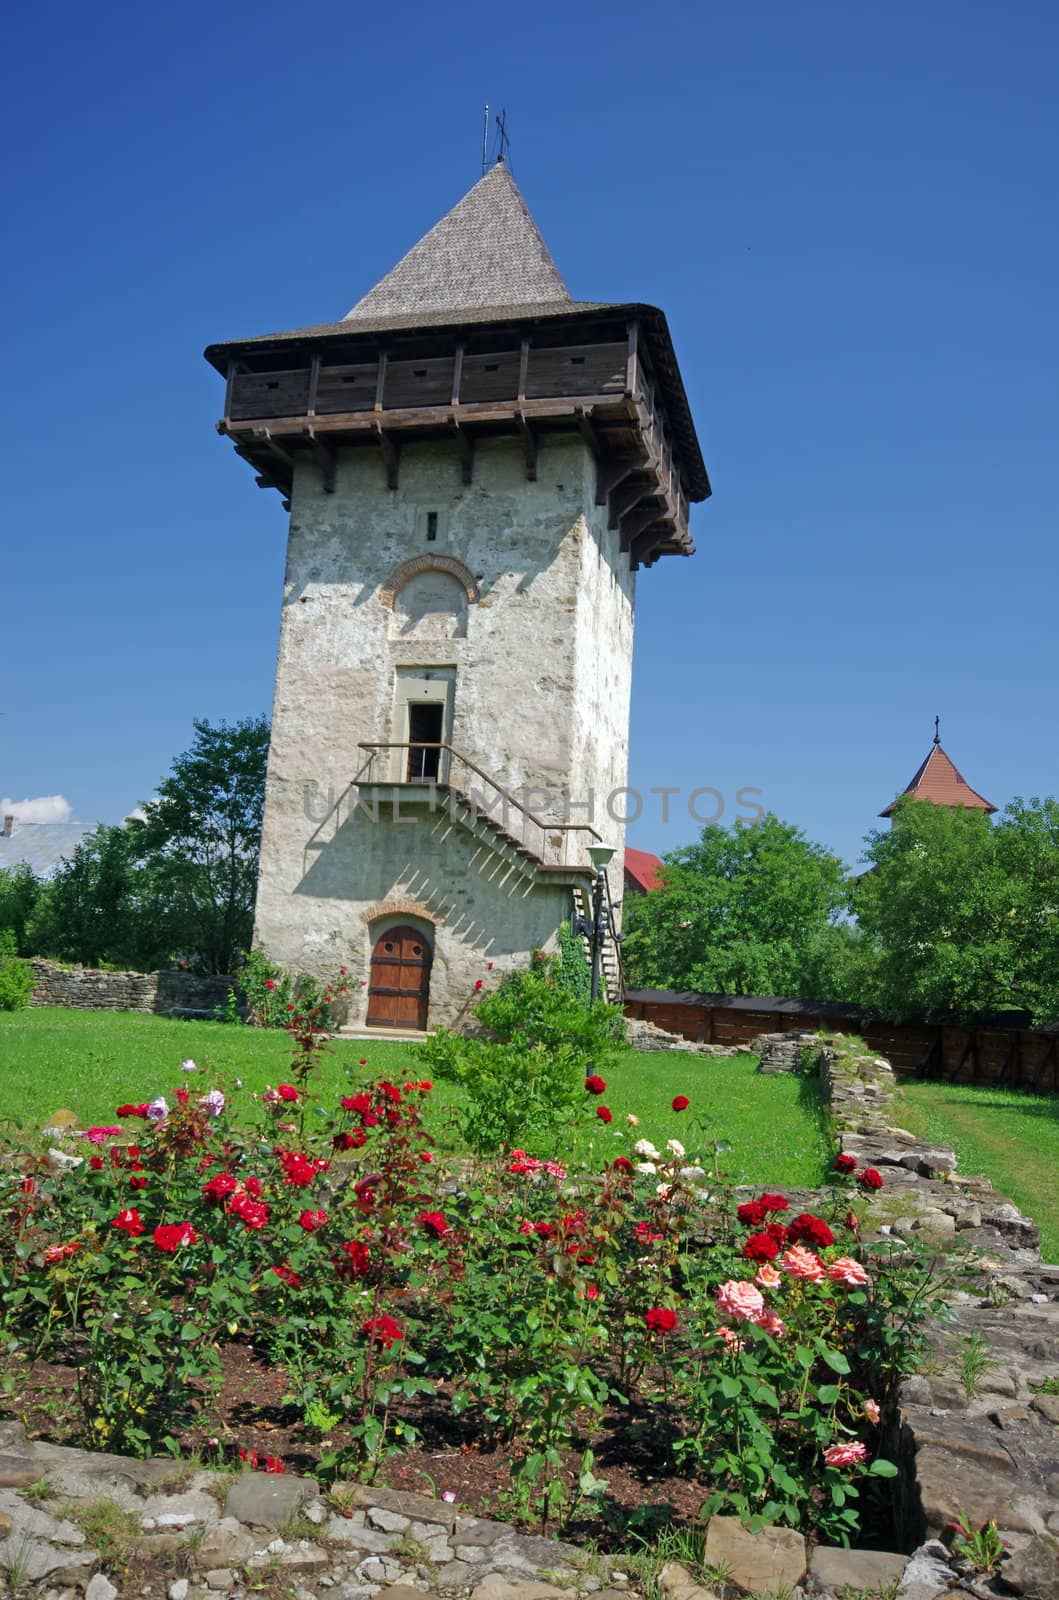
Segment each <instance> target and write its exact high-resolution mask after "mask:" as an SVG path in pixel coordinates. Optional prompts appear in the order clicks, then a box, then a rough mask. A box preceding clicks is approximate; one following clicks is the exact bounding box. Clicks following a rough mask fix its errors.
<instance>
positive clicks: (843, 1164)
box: [835, 1154, 857, 1172]
mask: <svg viewBox="0 0 1059 1600" xmlns="http://www.w3.org/2000/svg"><path fill="white" fill-rule="evenodd" d="M856 1170H857V1158H856V1156H847V1155H845V1154H843V1155H840V1156H836V1157H835V1171H836V1172H856Z"/></svg>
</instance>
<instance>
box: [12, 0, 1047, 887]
mask: <svg viewBox="0 0 1059 1600" xmlns="http://www.w3.org/2000/svg"><path fill="white" fill-rule="evenodd" d="M4 54H5V60H4V62H3V64H2V66H0V74H2V81H0V91H2V105H3V112H2V115H3V116H4V118H5V120H6V121H7V124H8V126H7V129H6V130H5V137H4V140H3V162H4V165H5V167H6V169H7V170H6V172H5V174H4V192H5V195H6V197H7V199H6V210H7V214H8V222H9V226H10V232H9V236H8V238H9V242H8V249H7V251H6V253H5V260H4V265H3V268H2V273H3V278H4V279H5V280H6V281H5V283H4V294H3V305H4V306H5V308H6V310H7V316H6V318H5V322H6V329H5V346H6V348H5V356H6V360H5V381H4V383H3V384H2V385H0V397H2V398H0V405H2V407H3V415H2V418H0V423H2V429H3V438H4V442H5V445H6V450H5V456H6V472H5V483H4V489H5V495H4V519H3V520H4V536H3V541H2V557H3V566H2V568H0V621H2V635H0V636H2V639H3V644H4V651H3V654H4V669H3V690H2V693H0V711H2V712H3V715H2V716H0V794H6V795H14V796H15V798H20V797H21V796H22V795H26V794H29V795H39V794H53V793H62V794H64V795H66V796H67V797H68V799H69V800H70V802H71V803H72V805H73V807H74V810H75V813H76V815H77V816H79V817H81V818H84V819H95V818H100V819H103V820H108V821H114V820H118V819H119V818H120V817H121V816H122V815H123V814H124V813H125V812H126V811H127V810H129V809H130V808H131V807H132V806H133V805H134V804H135V803H136V802H137V801H138V800H141V799H143V798H144V797H146V796H147V795H149V794H150V793H151V792H152V789H153V786H154V784H155V782H156V781H157V779H158V777H159V776H160V774H161V773H162V772H164V771H165V770H166V768H167V767H168V765H169V762H170V760H171V758H172V757H173V755H174V754H175V753H176V752H177V751H179V750H181V749H183V748H185V747H186V746H187V744H188V743H189V741H190V737H191V719H192V717H194V716H206V717H210V718H221V717H227V718H237V717H241V716H246V715H251V714H254V713H257V712H260V711H264V710H267V709H268V707H269V705H270V701H271V684H272V670H273V662H274V652H275V644H276V636H277V629H278V613H279V597H280V586H281V580H282V570H283V541H284V520H285V519H284V517H283V514H282V511H281V509H280V505H279V499H278V496H276V495H275V494H271V493H263V492H261V491H260V490H258V489H256V488H255V487H254V483H253V476H252V474H251V472H250V471H249V469H248V468H247V467H246V466H245V465H244V464H243V463H241V462H240V461H239V460H238V458H236V457H235V456H234V454H233V453H232V451H231V448H230V446H228V445H227V444H226V443H224V442H222V441H221V440H220V439H219V438H218V437H217V436H216V434H215V433H214V430H213V422H214V420H215V419H216V417H217V416H218V415H219V414H220V410H221V404H222V391H221V385H220V380H219V379H218V378H217V376H216V374H215V373H213V372H212V371H211V370H210V369H209V368H208V367H207V366H206V364H205V363H204V362H203V361H202V359H201V351H202V347H203V346H204V345H205V344H206V343H208V342H210V341H213V340H219V339H224V338H229V337H238V336H240V335H249V334H254V333H260V332H267V331H270V330H273V329H277V328H286V327H292V326H298V325H304V324H307V323H312V322H317V321H325V320H329V319H331V318H333V317H335V316H338V315H341V314H342V313H343V312H345V311H346V310H347V309H348V307H349V306H350V305H351V304H352V303H353V301H354V300H355V299H357V298H358V296H359V295H360V294H361V293H363V292H364V291H365V290H366V289H367V288H368V287H369V286H370V285H371V284H372V283H373V282H375V281H376V280H377V279H378V278H379V277H380V276H381V275H382V273H383V272H385V271H386V269H387V268H388V267H389V266H391V265H392V264H393V262H394V261H395V260H396V259H397V258H398V256H399V255H401V254H402V253H403V251H404V250H405V249H406V248H407V247H408V246H409V245H411V244H412V243H413V242H414V241H415V240H416V239H417V238H418V237H419V236H420V235H421V234H422V233H424V232H425V231H426V229H427V228H428V227H429V226H430V225H431V224H432V223H433V222H434V221H435V220H436V219H437V217H438V216H440V215H441V214H442V213H443V212H444V211H445V210H447V209H448V208H449V206H451V205H452V204H453V203H454V202H455V201H456V200H457V199H458V198H459V197H460V195H461V194H462V193H463V192H464V190H465V189H466V188H468V187H469V186H470V184H471V183H472V182H473V181H474V179H475V178H476V176H477V175H478V170H479V159H480V130H481V108H482V104H483V102H484V101H486V100H488V101H489V102H490V103H491V104H493V106H494V107H500V106H506V108H507V113H508V124H509V128H510V132H511V137H512V146H511V164H512V170H513V172H514V174H515V176H516V178H517V180H518V182H519V184H520V186H521V187H522V189H523V192H524V194H525V196H526V198H527V201H528V203H529V205H530V207H531V209H532V210H533V212H534V214H535V216H536V218H537V221H538V224H539V226H540V227H541V230H542V232H543V234H544V236H545V238H546V240H547V241H548V243H549V245H550V247H551V249H552V252H553V254H554V255H555V257H556V260H557V262H558V265H559V267H560V270H561V271H562V272H563V274H564V276H565V278H566V281H567V283H568V285H569V286H570V289H571V292H572V293H573V294H574V295H575V296H577V297H579V298H586V299H613V300H624V299H644V300H648V301H651V302H654V303H656V304H659V305H661V306H663V307H664V308H665V310H666V312H667V314H668V316H669V319H670V325H671V327H672V329H673V333H674V337H675V339H676V342H677V349H678V352H679V355H680V359H681V363H682V367H683V371H684V376H685V381H686V384H687V388H688V392H689V396H690V399H691V403H692V408H693V411H694V414H695V417H696V421H697V423H698V427H699V432H700V436H701V439H702V443H703V450H704V454H705V457H706V461H707V464H708V467H709V469H710V473H711V477H712V480H713V485H714V496H713V499H712V500H710V501H709V502H707V503H706V504H705V505H704V506H700V507H698V508H696V510H695V513H694V523H693V527H694V533H695V538H696V542H697V545H698V552H699V553H698V554H697V555H696V556H695V557H694V558H693V559H692V560H691V561H681V560H678V559H676V558H668V559H666V560H664V561H662V562H660V563H659V564H658V566H656V567H654V568H652V569H651V570H650V571H648V572H646V573H644V574H643V575H642V578H641V582H640V587H639V594H638V620H637V642H636V671H635V688H634V703H633V723H632V765H631V775H630V781H631V782H632V783H633V784H634V785H636V786H637V787H638V788H641V789H643V790H647V789H649V788H650V787H651V786H652V785H662V784H665V785H674V786H676V785H679V786H680V787H681V788H682V790H683V791H684V793H685V794H686V793H687V792H688V791H690V790H691V789H693V788H695V787H698V786H702V785H711V786H713V787H715V788H717V789H718V790H720V791H721V793H722V794H723V795H724V796H725V797H726V799H727V801H728V810H727V812H726V816H727V817H731V816H733V815H734V814H735V810H734V805H735V792H736V790H737V789H738V788H739V787H740V786H741V785H752V786H754V787H756V788H758V789H760V790H761V791H762V796H763V799H764V802H765V804H767V805H768V806H769V807H770V808H771V809H774V810H775V811H777V812H778V813H779V814H780V815H781V816H783V817H785V818H787V819H788V820H790V821H793V822H797V823H798V824H800V825H801V826H802V827H803V828H804V829H805V830H806V831H807V832H808V833H809V834H810V836H811V837H813V838H815V839H819V840H821V841H822V842H824V843H826V844H828V845H830V846H831V847H832V848H834V849H836V850H837V851H839V852H840V853H841V854H842V855H844V856H845V857H846V859H847V860H849V861H851V862H852V861H855V860H856V858H857V856H858V854H859V849H860V840H861V838H862V836H863V834H864V832H865V830H866V829H867V828H868V827H870V826H872V825H873V822H874V818H875V814H876V813H877V812H878V811H879V810H880V809H881V807H882V806H883V805H884V804H885V803H886V802H887V801H889V800H890V799H891V798H892V796H893V794H894V793H895V791H896V790H897V789H898V788H900V787H902V786H903V785H904V783H905V782H907V780H908V779H909V778H910V777H911V775H912V772H913V771H914V769H915V767H916V766H917V765H918V763H919V761H920V759H921V758H922V756H923V755H924V754H925V753H926V750H927V748H928V746H929V743H930V737H931V734H932V731H933V725H932V719H933V716H934V713H935V712H936V711H938V712H940V713H941V715H942V735H943V739H944V741H945V743H946V746H947V748H948V749H949V752H950V754H951V755H952V756H953V758H954V759H955V761H956V762H957V764H958V765H959V766H960V767H961V769H962V770H963V773H964V776H965V777H966V778H967V779H968V781H969V782H970V783H972V784H973V785H974V786H975V787H976V788H977V789H979V790H981V791H982V792H983V793H985V794H986V795H987V796H988V797H989V798H990V799H992V800H993V801H995V802H996V803H998V804H1001V805H1002V804H1003V803H1005V802H1006V801H1007V800H1008V799H1009V798H1010V797H1011V796H1012V795H1014V794H1019V793H1021V794H1023V795H1030V794H1035V793H1040V794H1044V793H1055V792H1059V741H1057V739H1056V737H1055V734H1056V727H1055V722H1056V717H1055V704H1056V695H1055V667H1054V658H1055V623H1054V611H1055V596H1056V576H1057V574H1056V554H1055V546H1056V537H1055V536H1056V524H1057V506H1059V481H1057V479H1059V471H1057V466H1056V423H1057V398H1056V373H1057V355H1059V351H1057V344H1059V337H1057V332H1059V330H1057V313H1056V294H1055V286H1056V283H1057V282H1059V259H1057V258H1059V212H1057V208H1056V204H1055V189H1054V173H1055V167H1056V157H1057V154H1059V110H1057V106H1056V96H1055V92H1054V81H1055V63H1056V61H1057V59H1059V9H1057V8H1056V7H1055V6H1054V5H1052V4H1045V3H1032V0H1021V3H1015V4H1013V5H1011V6H1008V7H1004V8H1001V7H1000V6H998V5H996V4H992V5H984V4H980V3H976V0H959V3H955V0H932V3H931V4H929V5H926V6H924V5H913V4H911V3H907V0H903V3H898V4H896V5H893V6H889V7H885V8H883V7H870V8H869V7H851V6H848V5H838V4H833V3H830V0H828V3H816V4H814V3H811V4H809V5H806V6H801V7H793V6H791V5H789V4H778V3H773V0H761V3H759V4H757V5H754V6H733V5H730V4H725V5H721V4H717V3H712V0H711V3H707V4H699V5H691V4H674V3H667V0H662V3H659V4H655V5H652V6H649V7H648V6H642V5H635V6H634V5H632V4H630V3H628V0H617V3H608V4H606V5H604V4H602V3H599V0H588V3H582V4H581V5H579V6H576V7H574V6H570V5H569V4H564V5H560V4H557V3H554V0H545V3H543V4H535V5H532V6H522V7H519V8H511V7H499V6H496V5H483V4H478V3H470V4H465V5H462V6H460V7H451V6H437V5H429V6H428V5H423V4H420V3H418V0H415V3H411V4H408V3H406V4H404V5H401V6H394V7H389V8H368V7H357V6H350V5H344V6H339V5H336V4H333V3H331V0H319V3H318V4H316V5H314V6H313V7H312V8H310V9H303V10H301V11H299V10H298V9H297V8H291V7H290V6H289V5H282V6H281V5H278V4H276V3H274V0H258V3H255V4H254V5H250V4H248V3H246V0H231V3H229V4H228V5H227V6H225V7H217V6H215V5H210V6H207V5H205V4H202V3H201V0H187V3H185V4H183V5H182V6H180V7H179V8H177V7H166V8H161V7H156V6H143V5H142V4H137V5H132V4H126V3H118V4H114V3H111V4H107V3H104V4H103V5H102V6H101V7H98V8H95V9H94V10H88V9H86V8H84V7H82V6H76V7H75V6H73V5H72V4H66V3H62V4H50V3H47V0H44V3H42V4H40V5H37V6H35V7H33V8H30V7H19V8H17V9H16V11H15V12H14V13H13V15H12V18H11V20H10V21H9V24H8V30H7V36H6V49H5V52H4ZM695 832H696V825H695V824H694V822H692V820H691V819H690V817H689V816H688V815H687V812H686V810H685V809H684V808H683V806H682V805H681V803H679V802H678V803H676V804H675V805H674V811H673V819H672V821H671V822H670V824H669V825H668V826H664V825H663V824H662V822H661V819H660V808H659V803H658V802H657V800H651V799H650V797H649V803H648V805H647V807H646V808H645V813H644V817H643V819H642V820H641V821H640V822H639V823H638V824H637V825H636V826H635V827H634V828H633V829H631V830H630V835H629V838H630V842H631V843H634V844H637V845H639V846H640V847H641V848H646V849H654V850H658V851H664V850H667V849H670V848H673V847H675V846H676V845H678V844H680V843H684V842H687V841H688V840H689V839H690V838H691V837H693V836H694V834H695Z"/></svg>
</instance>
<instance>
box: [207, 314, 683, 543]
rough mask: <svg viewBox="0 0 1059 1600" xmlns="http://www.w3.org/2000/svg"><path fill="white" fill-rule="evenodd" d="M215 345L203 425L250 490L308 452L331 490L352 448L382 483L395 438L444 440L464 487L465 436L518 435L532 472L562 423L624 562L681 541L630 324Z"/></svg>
mask: <svg viewBox="0 0 1059 1600" xmlns="http://www.w3.org/2000/svg"><path fill="white" fill-rule="evenodd" d="M520 333H522V336H521V337H517V335H519V334H520ZM228 349H229V351H230V352H231V359H229V360H228V362H227V389H226V396H225V414H224V417H223V418H222V419H221V421H220V422H219V423H218V424H217V427H218V431H219V432H221V433H223V434H227V435H228V436H229V437H230V438H231V440H232V442H233V444H234V445H235V448H236V450H237V451H238V453H239V454H240V455H241V456H243V457H244V458H245V459H246V460H247V461H249V462H250V463H251V464H252V465H253V467H254V468H255V470H256V472H257V474H258V479H257V481H258V483H259V484H260V485H261V486H262V487H265V488H276V489H278V490H279V491H280V492H281V493H282V494H283V495H284V496H289V495H290V492H291V485H292V482H293V476H294V468H295V465H296V464H297V463H298V462H300V461H306V460H309V461H311V462H313V463H314V465H315V467H316V469H317V470H318V471H319V472H320V475H321V482H322V487H323V489H324V491H325V492H327V493H333V492H334V488H335V473H336V464H337V462H336V452H337V450H338V448H339V447H342V448H343V449H345V448H348V447H351V446H352V447H360V448H364V449H372V450H376V451H378V452H380V453H381V456H382V459H383V462H384V464H385V468H386V474H387V481H388V483H389V485H390V487H391V488H393V489H396V488H397V487H398V485H399V482H400V460H401V447H402V444H403V443H404V442H405V441H406V440H408V441H411V440H418V439H431V438H435V439H436V438H443V439H444V438H447V439H449V440H451V441H452V442H453V443H454V444H455V446H456V449H457V452H458V458H459V462H460V470H461V473H462V477H463V481H464V482H465V483H470V482H472V481H473V477H474V455H475V446H476V444H477V443H478V441H479V440H480V439H482V438H486V437H490V436H496V435H502V434H507V435H513V436H515V437H517V438H518V439H519V441H520V443H521V447H522V452H523V459H524V462H525V470H526V476H527V478H529V479H534V478H535V477H536V474H537V458H538V453H539V450H540V447H541V443H542V441H543V440H545V439H546V438H547V436H548V434H550V433H556V432H571V431H574V432H577V433H578V434H579V435H580V436H581V438H582V439H583V440H584V441H585V443H586V445H587V446H588V448H589V449H590V450H591V452H592V454H593V456H594V458H595V461H596V468H597V490H596V502H597V504H598V505H601V506H602V505H606V506H607V507H608V518H609V525H610V527H611V528H614V529H618V530H620V533H621V543H622V549H623V550H625V551H627V552H628V553H629V557H630V560H631V562H632V564H633V566H634V567H637V566H641V565H650V564H651V563H652V562H653V561H655V560H656V559H657V558H658V556H660V555H664V554H679V555H690V554H691V553H692V551H693V549H694V546H693V545H692V543H691V537H690V533H689V529H688V502H689V497H690V498H695V499H701V498H703V490H702V487H701V484H700V483H699V482H698V480H697V479H695V476H694V472H693V471H691V472H689V471H688V470H687V465H688V464H686V463H685V462H683V461H682V460H681V456H680V451H679V448H678V447H677V445H676V442H675V440H674V438H673V430H672V428H671V427H670V426H669V425H668V424H667V418H666V415H665V411H664V407H663V404H662V401H661V397H660V390H659V385H658V383H657V381H656V378H655V375H654V374H653V372H652V367H651V357H650V353H649V348H648V346H647V342H646V341H644V340H642V339H641V337H640V326H639V323H638V322H637V321H629V322H628V323H626V324H617V325H616V324H615V322H614V319H611V320H610V321H609V323H608V322H602V323H593V322H592V321H591V319H586V320H585V321H584V322H583V323H581V324H579V325H575V326H573V327H570V326H567V328H566V329H565V330H564V332H563V333H558V332H556V330H554V329H552V330H547V331H542V330H541V329H539V328H538V329H535V330H532V332H528V333H526V332H523V330H520V329H518V328H511V327H507V328H504V327H500V328H492V329H481V328H478V329H468V330H466V334H465V335H464V336H462V337H461V331H460V330H446V331H445V332H444V333H441V332H439V333H438V334H435V335H433V336H432V337H425V336H423V335H422V334H420V335H418V336H417V337H415V338H407V337H406V338H405V339H404V340H403V341H402V340H401V338H400V337H399V336H397V337H393V338H392V339H391V340H390V341H389V342H388V344H387V345H386V346H383V345H382V344H381V343H380V342H379V341H378V340H374V341H372V340H370V339H365V336H364V335H361V336H360V337H359V338H358V337H357V334H356V330H355V328H351V330H350V333H349V335H348V338H345V339H341V338H332V339H329V340H328V341H327V342H326V344H321V345H319V346H318V348H317V349H316V350H315V351H314V350H313V349H312V348H311V346H308V345H307V344H306V343H305V342H304V341H302V342H297V343H296V342H294V341H293V339H292V341H291V344H290V347H289V348H287V349H283V348H279V349H276V348H272V349H271V350H268V351H258V350H255V349H254V348H253V346H252V345H246V346H242V347H228ZM699 466H700V470H701V458H700V461H699ZM705 493H709V485H708V482H706V484H705Z"/></svg>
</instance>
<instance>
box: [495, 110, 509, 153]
mask: <svg viewBox="0 0 1059 1600" xmlns="http://www.w3.org/2000/svg"><path fill="white" fill-rule="evenodd" d="M496 126H497V131H498V133H499V135H500V139H499V148H498V150H497V152H496V159H497V160H498V161H503V160H504V159H505V157H506V156H507V152H508V149H509V147H510V145H511V140H510V139H509V138H508V136H507V112H506V111H501V113H500V115H499V116H498V117H497V119H496Z"/></svg>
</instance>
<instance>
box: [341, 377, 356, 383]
mask: <svg viewBox="0 0 1059 1600" xmlns="http://www.w3.org/2000/svg"><path fill="white" fill-rule="evenodd" d="M342 382H343V383H356V382H357V379H356V378H343V379H342Z"/></svg>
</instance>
